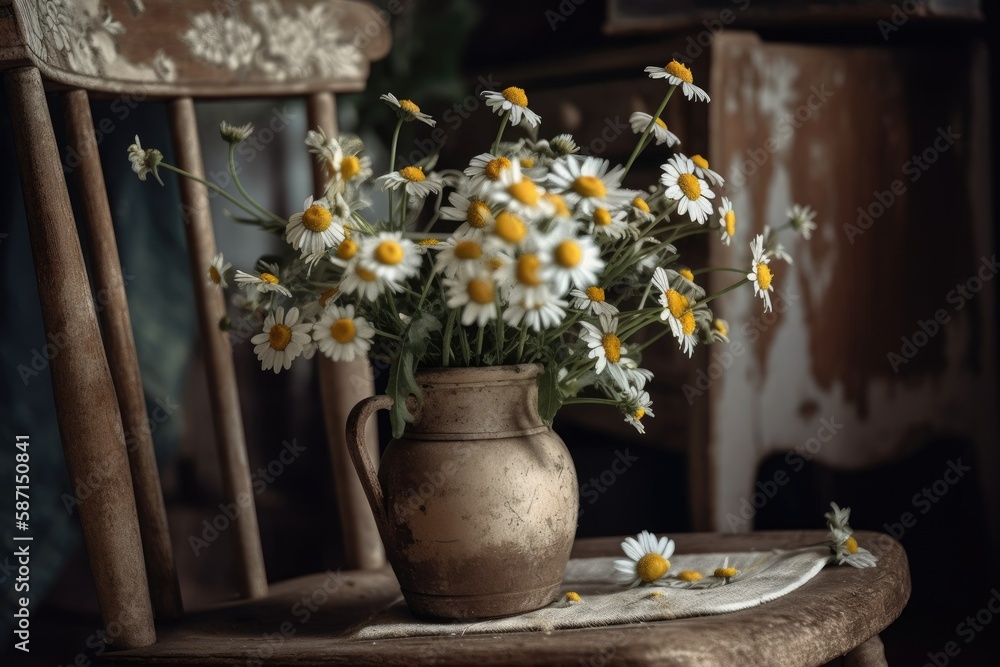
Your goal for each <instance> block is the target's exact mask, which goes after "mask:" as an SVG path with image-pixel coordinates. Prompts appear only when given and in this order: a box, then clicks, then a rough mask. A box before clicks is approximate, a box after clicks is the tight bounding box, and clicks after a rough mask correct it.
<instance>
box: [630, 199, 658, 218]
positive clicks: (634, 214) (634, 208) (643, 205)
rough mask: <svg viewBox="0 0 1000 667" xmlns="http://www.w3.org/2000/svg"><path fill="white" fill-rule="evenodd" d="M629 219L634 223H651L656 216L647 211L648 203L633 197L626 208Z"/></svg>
mask: <svg viewBox="0 0 1000 667" xmlns="http://www.w3.org/2000/svg"><path fill="white" fill-rule="evenodd" d="M628 211H629V214H630V216H631V218H632V219H633V220H634V221H636V222H647V223H648V222H652V221H653V220H654V219H655V218H656V216H655V215H654V214H653V212H652V211H651V210H649V202H647V201H646V200H645V199H644V198H643V197H638V196H637V197H633V198H632V203H631V204H630V205H629V207H628Z"/></svg>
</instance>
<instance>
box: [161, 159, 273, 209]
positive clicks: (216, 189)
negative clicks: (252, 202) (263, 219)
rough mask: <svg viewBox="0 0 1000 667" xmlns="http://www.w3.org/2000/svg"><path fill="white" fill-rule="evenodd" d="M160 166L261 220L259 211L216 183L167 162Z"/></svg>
mask: <svg viewBox="0 0 1000 667" xmlns="http://www.w3.org/2000/svg"><path fill="white" fill-rule="evenodd" d="M160 166H161V167H163V168H165V169H169V170H170V171H172V172H174V173H177V174H180V175H181V176H183V177H184V178H188V179H190V180H192V181H194V182H195V183H201V184H202V185H204V186H205V187H206V188H208V189H209V190H211V191H212V192H215V193H216V194H219V195H222V196H223V197H224V198H225V199H226V201H228V202H230V203H231V204H235V205H236V206H239V207H240V208H241V209H243V210H244V211H246V212H247V213H249V214H250V215H252V216H253V217H254V219H255V220H259V219H260V213H258V212H257V211H255V210H253V209H252V208H250V207H249V206H247V205H246V204H244V203H243V202H241V201H240V200H239V199H237V198H236V197H234V196H232V195H231V194H229V193H228V192H226V191H225V190H223V189H222V188H220V187H219V186H218V185H216V184H215V183H209V182H208V181H206V180H205V179H204V178H198V177H197V176H195V175H194V174H189V173H188V172H186V171H184V170H183V169H178V168H177V167H174V166H173V165H169V164H167V163H166V162H161V163H160ZM281 224H285V221H284V220H282V222H281Z"/></svg>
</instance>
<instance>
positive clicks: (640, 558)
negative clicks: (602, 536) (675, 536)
mask: <svg viewBox="0 0 1000 667" xmlns="http://www.w3.org/2000/svg"><path fill="white" fill-rule="evenodd" d="M622 551H624V552H625V555H626V556H628V559H624V558H622V559H619V560H616V561H615V571H616V576H617V578H618V580H619V581H620V582H621V583H623V584H628V585H629V587H630V588H634V587H635V586H638V585H639V584H653V583H657V584H659V582H660V580H661V579H663V577H664V576H666V574H667V572H668V571H669V570H670V561H669V560H668V559H669V558H670V557H671V556H673V555H674V541H673V540H671V539H670V538H668V537H661V538H659V539H657V538H656V535H653V534H652V533H650V532H649V531H647V530H644V531H642V532H641V533H639V534H638V535H637V536H636V537H626V538H625V541H624V542H622Z"/></svg>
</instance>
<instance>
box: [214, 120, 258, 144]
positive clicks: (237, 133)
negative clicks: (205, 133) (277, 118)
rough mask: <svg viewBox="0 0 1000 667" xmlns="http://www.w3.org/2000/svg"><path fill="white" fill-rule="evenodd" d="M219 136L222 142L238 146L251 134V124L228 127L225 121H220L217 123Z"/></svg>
mask: <svg viewBox="0 0 1000 667" xmlns="http://www.w3.org/2000/svg"><path fill="white" fill-rule="evenodd" d="M219 134H221V135H222V139H223V141H226V142H228V143H230V144H238V143H240V142H241V141H244V140H246V138H247V137H249V136H250V135H251V134H253V123H246V124H245V125H230V124H229V123H227V122H226V121H222V122H221V123H219Z"/></svg>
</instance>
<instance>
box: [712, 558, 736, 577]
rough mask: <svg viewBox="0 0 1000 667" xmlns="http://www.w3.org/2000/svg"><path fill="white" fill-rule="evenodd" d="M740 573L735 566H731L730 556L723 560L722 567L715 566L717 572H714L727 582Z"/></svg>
mask: <svg viewBox="0 0 1000 667" xmlns="http://www.w3.org/2000/svg"><path fill="white" fill-rule="evenodd" d="M739 573H740V571H739V570H737V569H736V568H735V567H729V556H726V557H725V559H724V560H723V561H722V567H717V568H715V572H713V574H714V575H715V576H717V577H718V578H719V579H723V580H725V582H726V583H727V584H728V583H729V580H730V579H732V578H733V577H735V576H736V575H738V574H739Z"/></svg>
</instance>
